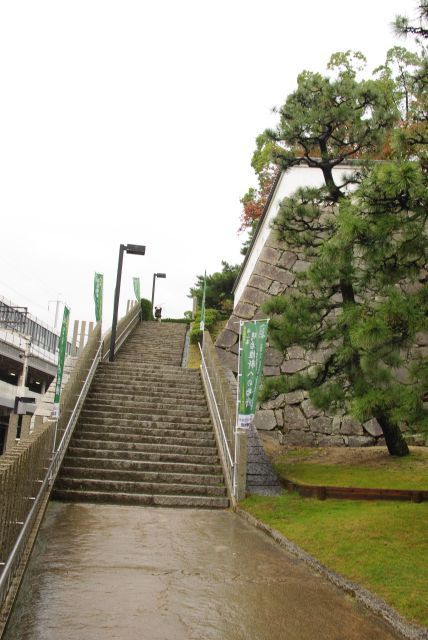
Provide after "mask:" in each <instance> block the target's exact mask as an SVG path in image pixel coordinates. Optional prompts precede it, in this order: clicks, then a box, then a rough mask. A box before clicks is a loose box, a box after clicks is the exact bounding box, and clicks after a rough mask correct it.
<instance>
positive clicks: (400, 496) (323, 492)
mask: <svg viewBox="0 0 428 640" xmlns="http://www.w3.org/2000/svg"><path fill="white" fill-rule="evenodd" d="M280 482H281V484H282V486H283V487H284V488H285V489H288V491H297V492H298V494H299V495H300V496H302V498H318V500H326V499H327V498H335V499H340V498H344V499H346V500H410V501H411V502H424V501H425V500H428V490H427V491H425V490H420V489H368V488H367V489H365V488H362V487H330V486H322V485H313V484H299V483H298V482H294V480H287V479H286V478H282V479H281V480H280Z"/></svg>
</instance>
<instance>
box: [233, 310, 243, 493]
mask: <svg viewBox="0 0 428 640" xmlns="http://www.w3.org/2000/svg"><path fill="white" fill-rule="evenodd" d="M243 324H244V323H243V322H242V320H240V321H239V338H238V378H237V385H236V415H235V433H234V442H233V445H234V446H233V495H234V496H235V497H236V482H237V469H236V463H237V460H238V412H239V382H240V381H239V379H240V376H241V332H242V325H243Z"/></svg>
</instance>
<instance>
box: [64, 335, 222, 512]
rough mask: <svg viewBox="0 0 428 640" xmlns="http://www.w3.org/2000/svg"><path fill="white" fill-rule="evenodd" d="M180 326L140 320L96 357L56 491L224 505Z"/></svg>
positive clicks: (81, 496) (101, 498)
mask: <svg viewBox="0 0 428 640" xmlns="http://www.w3.org/2000/svg"><path fill="white" fill-rule="evenodd" d="M186 331H187V327H186V326H184V327H183V326H181V327H178V328H177V327H174V326H172V327H167V328H163V327H162V326H161V325H159V324H158V323H142V324H141V325H138V327H137V328H136V330H135V331H134V332H133V334H132V336H130V337H129V338H128V339H127V341H126V342H125V344H124V345H123V347H122V348H121V349H119V350H118V351H117V352H116V359H115V362H114V363H101V364H100V365H99V367H98V370H97V372H96V374H95V377H94V381H93V383H92V385H91V389H90V391H89V394H88V396H87V398H86V400H85V404H84V406H83V409H82V411H81V414H80V416H79V420H78V424H77V427H76V430H75V433H74V434H73V437H72V440H71V444H70V446H69V448H68V450H67V453H66V455H65V458H64V461H63V464H62V467H61V470H60V474H59V477H58V480H57V482H56V484H55V487H54V491H53V496H54V497H56V498H59V499H66V500H79V501H89V502H107V503H117V504H141V505H143V504H151V505H158V506H187V507H190V506H193V507H205V508H227V507H228V506H229V501H228V498H227V497H226V488H225V486H224V479H223V471H222V467H221V464H220V459H219V455H218V451H217V445H216V439H215V436H214V431H213V429H212V424H211V419H210V415H209V411H208V406H207V403H206V398H205V393H204V390H203V385H202V379H201V375H200V373H199V371H195V370H188V369H183V368H182V367H181V360H182V354H183V349H184V338H185V334H186Z"/></svg>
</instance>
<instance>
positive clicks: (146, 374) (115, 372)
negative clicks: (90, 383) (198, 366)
mask: <svg viewBox="0 0 428 640" xmlns="http://www.w3.org/2000/svg"><path fill="white" fill-rule="evenodd" d="M181 371H182V369H179V368H178V367H177V369H176V370H175V371H158V372H156V371H149V370H147V371H146V370H144V369H143V368H139V367H134V368H132V367H126V368H125V367H124V368H121V369H119V368H118V367H117V368H116V367H115V368H110V369H107V370H102V371H97V373H96V375H95V379H96V380H98V379H100V378H101V379H104V378H105V379H107V380H109V379H111V378H114V379H115V380H128V379H132V378H134V379H135V380H146V381H147V382H155V383H158V382H163V383H166V384H167V383H169V382H180V383H182V384H189V385H192V384H194V385H196V386H197V385H198V384H201V378H200V376H199V372H196V373H197V375H193V376H189V375H183V374H182V373H181Z"/></svg>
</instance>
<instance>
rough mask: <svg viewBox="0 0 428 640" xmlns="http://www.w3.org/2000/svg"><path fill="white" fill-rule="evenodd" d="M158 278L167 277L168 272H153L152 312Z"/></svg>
mask: <svg viewBox="0 0 428 640" xmlns="http://www.w3.org/2000/svg"><path fill="white" fill-rule="evenodd" d="M156 278H166V273H154V274H153V287H152V313H153V303H154V301H155V283H156Z"/></svg>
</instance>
